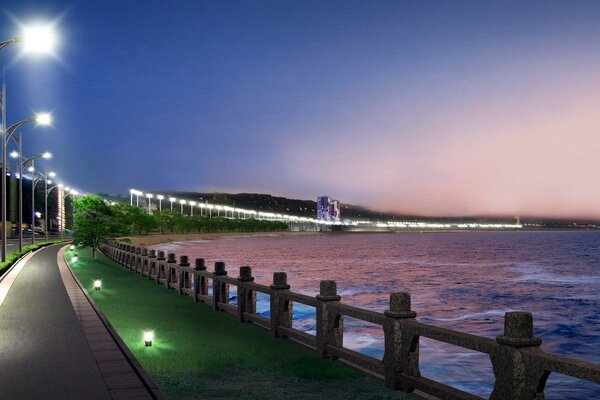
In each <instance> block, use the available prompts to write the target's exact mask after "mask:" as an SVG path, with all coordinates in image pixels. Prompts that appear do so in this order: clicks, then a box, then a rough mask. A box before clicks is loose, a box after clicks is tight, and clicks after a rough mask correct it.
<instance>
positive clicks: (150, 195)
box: [146, 193, 154, 214]
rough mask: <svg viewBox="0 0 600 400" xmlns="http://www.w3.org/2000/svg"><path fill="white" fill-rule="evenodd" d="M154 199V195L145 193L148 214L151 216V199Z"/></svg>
mask: <svg viewBox="0 0 600 400" xmlns="http://www.w3.org/2000/svg"><path fill="white" fill-rule="evenodd" d="M153 197H154V195H153V194H152V193H146V198H147V199H148V214H151V212H150V206H151V205H152V198H153Z"/></svg>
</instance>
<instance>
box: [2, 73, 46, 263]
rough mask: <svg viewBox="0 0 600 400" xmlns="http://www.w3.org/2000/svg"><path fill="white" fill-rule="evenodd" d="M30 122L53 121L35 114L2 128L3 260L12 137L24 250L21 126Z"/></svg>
mask: <svg viewBox="0 0 600 400" xmlns="http://www.w3.org/2000/svg"><path fill="white" fill-rule="evenodd" d="M5 91H6V88H5V84H4V83H3V84H2V127H3V128H4V127H5V126H6V113H5V111H6V110H5V103H6V97H5ZM28 122H37V123H38V125H50V124H51V123H52V116H51V115H50V114H47V113H43V114H37V115H33V116H31V117H29V118H27V119H24V120H22V121H19V122H17V123H16V124H13V125H11V126H9V127H8V128H6V129H3V130H2V176H3V179H2V196H3V197H2V261H5V260H6V223H7V218H6V204H7V202H8V195H7V190H6V189H7V188H6V169H7V165H6V151H7V148H8V143H9V142H10V140H11V139H12V140H13V141H14V142H15V143H16V145H17V147H18V149H19V152H18V153H16V152H13V153H11V156H12V155H17V156H18V157H19V223H20V225H19V251H20V250H22V245H23V233H22V232H21V230H22V228H23V211H22V208H23V165H24V164H23V138H22V131H21V129H20V128H21V127H22V126H23V125H25V124H26V123H28ZM17 130H19V136H18V137H17V136H15V132H16V131H17Z"/></svg>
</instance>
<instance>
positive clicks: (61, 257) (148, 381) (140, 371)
mask: <svg viewBox="0 0 600 400" xmlns="http://www.w3.org/2000/svg"><path fill="white" fill-rule="evenodd" d="M67 247H68V246H64V247H62V248H61V249H60V250H59V252H58V260H57V261H59V262H63V263H64V264H65V265H66V266H67V269H68V271H69V273H70V274H71V276H72V277H73V279H74V280H75V282H76V283H77V286H78V287H79V290H81V292H82V293H83V295H84V296H85V298H86V300H87V301H88V303H89V304H90V305H91V306H92V308H93V309H94V312H95V313H96V315H98V318H100V321H102V324H103V325H104V326H105V328H106V329H107V330H108V333H109V334H110V336H111V337H112V338H113V340H114V341H115V343H116V345H117V347H119V350H120V351H121V352H122V353H123V355H124V356H125V358H126V359H127V362H128V363H129V364H130V365H131V367H132V368H133V369H134V371H135V373H136V375H137V376H138V377H139V378H140V380H141V382H142V383H143V385H144V386H145V387H146V389H147V390H148V392H149V393H150V394H151V395H152V397H154V398H155V399H157V400H166V398H165V396H164V395H163V394H162V392H161V391H160V389H159V388H158V386H157V385H156V383H154V381H153V380H152V378H150V376H149V375H148V373H147V372H146V370H145V369H144V368H143V367H142V365H141V364H140V362H139V361H138V360H137V358H135V356H134V355H133V353H132V352H131V350H129V348H128V347H127V345H126V344H125V342H124V341H123V339H121V337H120V336H119V334H118V333H117V331H116V330H115V329H114V328H113V326H112V325H111V324H110V322H109V321H108V319H107V318H106V317H105V316H104V314H103V313H102V311H100V309H99V308H98V306H97V305H96V303H95V302H94V300H93V299H92V298H91V296H90V295H89V294H88V292H87V290H85V288H84V287H83V285H82V283H81V282H80V281H79V279H78V278H77V276H76V275H75V274H74V273H73V270H72V269H71V266H70V265H69V263H68V262H67V259H66V254H65V249H66V248H67Z"/></svg>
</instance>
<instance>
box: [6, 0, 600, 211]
mask: <svg viewBox="0 0 600 400" xmlns="http://www.w3.org/2000/svg"><path fill="white" fill-rule="evenodd" d="M0 9H1V11H4V13H2V14H1V15H0V38H2V39H7V38H9V37H11V36H14V35H15V34H17V33H18V26H17V25H16V24H15V21H14V20H15V19H16V20H18V21H21V22H23V23H27V22H28V21H32V20H58V23H57V27H58V29H59V32H60V35H61V44H60V48H59V49H58V51H57V55H58V58H59V59H58V60H57V59H52V58H51V59H45V60H44V59H29V58H27V57H18V54H19V48H18V46H17V45H15V46H11V48H7V49H5V50H3V51H2V52H0V62H2V63H4V64H5V65H6V67H7V69H6V78H7V82H8V94H9V96H8V111H9V112H8V122H9V124H10V123H12V122H14V121H16V120H17V119H21V118H23V117H25V116H27V115H28V114H29V113H30V112H31V111H33V110H35V111H37V110H48V109H49V110H52V111H53V112H54V117H55V123H54V127H53V128H51V129H43V128H33V127H29V128H28V129H27V131H26V133H25V134H26V135H27V139H26V142H25V146H26V151H27V152H28V153H32V152H38V151H43V150H50V151H52V152H53V153H54V154H55V159H54V160H52V161H50V162H48V163H47V164H46V165H47V166H48V167H47V169H53V170H56V171H57V172H58V173H59V174H60V175H61V176H62V177H64V181H65V182H67V183H68V184H71V185H73V186H77V187H80V188H81V189H82V190H87V191H92V192H110V193H117V192H120V193H127V191H128V189H129V188H131V187H135V188H138V189H140V190H144V191H157V190H168V189H171V190H221V191H257V192H269V193H274V194H279V195H287V196H291V197H301V198H315V197H316V196H317V195H321V194H325V193H327V194H330V195H333V196H335V197H339V198H341V199H342V200H343V201H348V202H354V203H362V204H364V205H367V206H373V207H377V208H384V209H390V210H401V211H408V212H422V213H432V214H440V213H441V214H465V213H466V214H473V213H500V214H509V215H511V214H517V213H540V212H541V213H548V212H550V213H551V214H552V213H555V214H556V215H559V214H566V215H600V212H598V211H597V206H594V204H596V205H597V204H598V203H600V191H595V192H593V193H591V194H590V193H589V192H586V193H587V194H585V196H584V192H581V193H580V192H576V193H575V194H573V190H575V191H576V190H577V188H579V187H584V186H586V185H587V183H588V182H591V181H592V180H593V176H592V172H591V170H589V169H590V168H592V167H593V166H594V167H593V169H594V170H596V168H595V164H593V163H592V160H595V157H592V155H593V154H597V151H598V150H600V145H599V143H598V139H597V136H598V132H597V128H596V130H594V127H597V126H598V124H596V122H598V121H597V120H594V121H593V122H594V123H592V122H591V121H590V120H589V119H590V118H592V117H591V116H590V115H593V112H592V110H591V109H590V115H588V113H587V111H586V110H585V109H584V108H585V107H583V108H582V106H581V105H582V104H585V105H594V107H595V106H596V105H600V104H599V103H600V101H599V100H598V92H597V91H596V89H598V88H600V77H599V76H598V71H599V69H598V67H599V66H600V62H599V56H598V54H599V53H600V52H599V51H598V50H600V49H599V47H600V45H599V43H600V24H598V21H600V4H598V3H597V2H585V1H576V2H572V1H565V2H549V1H544V2H541V1H539V2H522V1H518V2H483V1H472V2H460V1H452V2H446V1H444V2H427V1H414V2H400V1H389V2H386V1H293V2H291V1H191V0H190V1H166V0H164V1H141V0H138V1H71V2H65V1H27V0H18V1H14V0H8V1H7V0H3V1H2V3H0ZM595 109H596V110H597V109H598V108H595ZM564 110H570V111H568V112H566V114H565V115H564V118H563V117H562V116H561V115H562V114H561V112H562V111H564ZM574 110H575V111H574ZM596 112H597V111H596ZM557 116H558V117H560V120H559V121H556V120H554V119H553V118H557ZM557 126H560V127H562V130H558V131H556V132H554V131H552V132H550V131H549V129H548V127H557ZM567 137H569V138H570V139H568V140H567V139H566V138H567ZM563 140H566V141H567V142H568V143H569V145H570V146H571V145H573V143H576V144H577V147H576V148H569V152H571V151H572V152H576V153H577V154H578V155H577V157H574V156H573V157H574V159H568V157H567V159H565V154H564V150H565V143H562V141H563ZM474 154H475V156H473V155H474ZM538 154H545V155H544V156H540V157H538V156H537V155H538ZM507 155H508V158H507ZM532 155H533V156H532ZM559 158H561V159H562V160H563V162H564V164H560V165H559V166H557V164H556V160H557V159H559ZM468 160H471V161H468ZM582 160H583V161H582ZM588 161H589V164H586V163H585V162H588ZM574 162H575V164H574ZM582 163H583V164H582ZM594 163H595V161H594ZM559 167H560V168H559ZM565 168H566V169H567V171H566V172H565ZM569 168H571V170H569ZM555 169H557V170H559V172H560V171H562V172H560V173H557V171H555ZM574 176H577V177H578V178H577V179H575V181H574V180H573V179H574V178H573V177H574ZM490 182H495V184H490ZM563 185H572V186H573V187H569V188H568V190H567V191H565V190H558V189H557V188H561V187H563V189H564V186H563ZM565 192H569V193H571V194H570V195H569V196H567V195H565V194H564V193H565ZM548 197H550V198H552V199H555V200H556V201H554V202H552V204H549V203H548V202H547V201H546V200H545V199H547V198H548ZM584 197H585V199H584ZM588 200H589V201H588ZM594 207H596V208H594ZM557 208H558V210H559V211H558V212H556V210H557Z"/></svg>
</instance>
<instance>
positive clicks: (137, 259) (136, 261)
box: [129, 247, 142, 272]
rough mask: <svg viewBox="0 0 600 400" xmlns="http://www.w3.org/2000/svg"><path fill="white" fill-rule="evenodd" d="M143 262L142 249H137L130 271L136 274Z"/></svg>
mask: <svg viewBox="0 0 600 400" xmlns="http://www.w3.org/2000/svg"><path fill="white" fill-rule="evenodd" d="M141 261H142V248H141V247H136V248H135V253H134V255H133V258H132V263H131V264H130V265H129V269H130V270H132V271H133V272H136V271H137V269H138V265H139V264H140V262H141Z"/></svg>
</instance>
